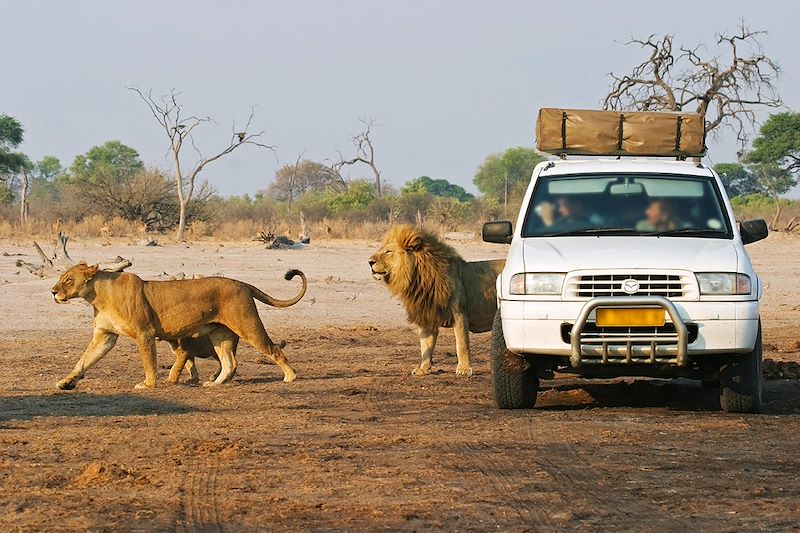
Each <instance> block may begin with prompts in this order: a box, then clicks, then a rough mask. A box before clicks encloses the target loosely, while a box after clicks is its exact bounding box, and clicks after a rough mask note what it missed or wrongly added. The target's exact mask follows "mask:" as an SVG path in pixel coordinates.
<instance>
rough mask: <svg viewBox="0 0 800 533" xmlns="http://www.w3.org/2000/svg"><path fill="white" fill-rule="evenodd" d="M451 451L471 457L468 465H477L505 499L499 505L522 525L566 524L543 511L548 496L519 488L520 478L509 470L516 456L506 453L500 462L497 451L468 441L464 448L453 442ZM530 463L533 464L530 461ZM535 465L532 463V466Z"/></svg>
mask: <svg viewBox="0 0 800 533" xmlns="http://www.w3.org/2000/svg"><path fill="white" fill-rule="evenodd" d="M450 449H451V451H452V452H454V453H457V454H464V453H465V452H466V454H467V455H468V456H469V462H468V464H471V465H472V466H474V467H475V468H477V469H478V470H479V471H480V472H481V474H483V477H484V479H485V481H486V482H488V483H489V484H491V485H492V487H493V490H492V491H491V492H492V493H493V494H497V495H498V496H500V497H501V498H502V500H501V501H500V502H498V504H499V505H504V506H505V507H507V508H509V509H511V510H512V511H513V512H514V513H515V514H516V515H517V517H518V518H519V521H520V525H521V526H523V527H524V529H525V530H530V531H556V530H560V529H561V528H562V527H563V525H559V524H557V523H555V522H554V521H553V520H552V518H551V515H550V513H548V512H547V511H545V510H543V509H544V508H545V507H544V506H543V505H542V504H543V503H546V502H544V501H535V500H536V499H541V500H544V499H545V498H536V497H535V496H536V495H534V494H531V493H530V492H527V491H521V490H520V485H521V483H520V477H521V476H513V475H512V474H511V473H509V471H508V468H509V467H510V466H511V467H513V465H515V464H517V462H516V461H515V459H514V455H513V454H511V453H510V452H509V453H506V454H503V460H502V461H501V460H500V459H499V458H497V457H496V453H497V450H496V449H495V448H491V447H489V446H483V445H480V444H465V445H464V446H463V447H460V446H455V445H450ZM529 465H530V464H529ZM530 466H533V465H530Z"/></svg>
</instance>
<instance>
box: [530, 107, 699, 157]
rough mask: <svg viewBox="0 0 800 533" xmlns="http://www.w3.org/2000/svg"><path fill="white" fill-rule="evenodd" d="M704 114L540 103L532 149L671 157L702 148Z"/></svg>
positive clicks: (561, 154) (562, 153) (563, 153)
mask: <svg viewBox="0 0 800 533" xmlns="http://www.w3.org/2000/svg"><path fill="white" fill-rule="evenodd" d="M705 137H706V131H705V118H704V116H703V115H701V114H698V113H679V112H652V111H596V110H585V109H556V108H542V109H540V110H539V116H538V118H537V120H536V148H537V149H538V150H539V151H541V152H544V153H548V154H552V155H555V156H558V157H559V158H560V159H565V158H566V157H567V155H580V156H617V157H618V158H620V157H671V158H676V159H678V160H685V159H686V158H688V157H702V156H703V155H705V153H706V144H705Z"/></svg>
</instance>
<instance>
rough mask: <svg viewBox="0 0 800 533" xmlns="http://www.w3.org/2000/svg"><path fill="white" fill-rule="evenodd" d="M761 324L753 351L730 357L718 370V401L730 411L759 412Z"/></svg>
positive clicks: (761, 383)
mask: <svg viewBox="0 0 800 533" xmlns="http://www.w3.org/2000/svg"><path fill="white" fill-rule="evenodd" d="M761 359H762V347H761V323H760V322H759V324H758V335H757V336H756V345H755V347H754V348H753V351H752V352H750V353H748V354H746V355H737V356H733V357H730V358H729V359H728V360H727V361H725V363H723V364H722V367H721V368H720V369H719V382H720V395H719V403H720V406H721V407H722V410H723V411H727V412H728V413H758V412H760V411H761V396H762V392H763V388H764V377H763V375H762V372H761Z"/></svg>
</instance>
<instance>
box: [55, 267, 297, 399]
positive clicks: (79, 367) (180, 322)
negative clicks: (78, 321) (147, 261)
mask: <svg viewBox="0 0 800 533" xmlns="http://www.w3.org/2000/svg"><path fill="white" fill-rule="evenodd" d="M295 276H300V277H301V278H302V280H303V287H302V289H301V290H300V292H299V293H298V294H297V296H295V297H294V298H292V299H290V300H276V299H275V298H272V297H271V296H269V295H268V294H266V293H264V292H262V291H260V290H259V289H257V288H256V287H253V286H252V285H248V284H247V283H243V282H241V281H237V280H234V279H230V278H221V277H209V278H200V279H192V280H176V281H143V280H142V279H141V278H140V277H139V276H136V275H134V274H129V273H127V272H104V271H102V270H98V267H97V265H92V266H89V265H87V264H86V263H85V262H81V263H78V264H77V265H75V266H73V267H71V268H70V269H69V270H67V271H66V272H64V273H63V274H62V275H61V278H60V279H59V280H58V283H56V284H55V285H54V286H53V288H52V293H53V298H55V300H56V302H58V303H66V302H67V301H68V300H70V299H72V298H83V299H84V300H86V301H87V302H89V303H90V304H92V306H93V307H94V333H93V335H92V340H91V342H90V343H89V346H88V347H87V348H86V351H85V352H84V353H83V355H82V356H81V358H80V359H79V360H78V363H77V364H76V365H75V368H74V369H73V370H72V372H70V373H69V375H68V376H67V377H65V378H64V379H62V380H61V381H59V382H58V388H60V389H73V388H75V385H77V383H78V380H80V379H81V378H82V377H83V375H84V374H85V373H86V371H87V370H88V369H89V368H91V366H92V365H94V364H95V363H96V362H97V361H99V360H100V359H101V358H102V357H103V356H104V355H105V354H107V353H108V352H109V350H111V348H113V347H114V344H115V343H116V342H117V337H118V336H119V335H127V336H128V337H133V339H135V340H136V344H137V347H138V348H139V354H140V355H141V358H142V365H143V366H144V375H145V379H144V382H142V383H139V384H137V385H136V388H145V387H155V385H156V340H157V339H161V340H166V341H179V340H181V339H186V338H190V337H197V336H201V335H208V337H209V339H210V340H211V343H212V344H213V345H214V349H215V351H216V352H217V355H218V356H219V359H220V366H221V368H220V372H219V375H218V376H217V378H216V379H215V380H214V381H211V382H207V383H205V384H206V385H219V384H221V383H225V382H226V381H228V380H230V379H231V378H232V377H233V375H234V373H235V372H236V357H235V353H234V352H235V349H236V348H235V346H236V342H235V341H238V339H239V338H242V339H244V340H245V342H247V343H248V344H251V345H252V346H253V347H255V348H256V349H258V350H260V351H262V352H263V353H265V354H266V355H267V356H268V357H269V358H270V359H272V360H273V361H275V363H276V364H277V365H278V366H279V367H280V368H281V370H283V374H284V377H283V380H284V381H286V382H289V381H293V380H294V378H295V372H294V370H292V367H290V366H289V364H288V363H287V361H286V357H284V355H283V352H282V351H281V349H280V347H279V346H277V345H276V344H275V343H273V342H272V340H271V339H270V338H269V335H267V332H266V330H265V329H264V324H263V323H262V322H261V319H260V318H259V316H258V311H257V310H256V304H255V301H254V298H255V299H256V300H259V301H261V302H264V303H266V304H269V305H272V306H274V307H289V306H290V305H294V304H295V303H297V302H299V301H300V299H301V298H302V297H303V295H304V294H305V292H306V288H307V286H308V283H307V280H306V276H305V274H303V273H302V272H300V271H299V270H290V271H288V272H287V273H286V276H285V277H286V279H287V280H290V279H292V278H294V277H295ZM234 339H235V341H234Z"/></svg>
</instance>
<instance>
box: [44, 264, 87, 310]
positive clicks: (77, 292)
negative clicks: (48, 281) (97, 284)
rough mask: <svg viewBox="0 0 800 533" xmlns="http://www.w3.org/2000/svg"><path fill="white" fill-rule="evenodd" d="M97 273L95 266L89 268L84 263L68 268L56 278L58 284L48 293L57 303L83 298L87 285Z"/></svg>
mask: <svg viewBox="0 0 800 533" xmlns="http://www.w3.org/2000/svg"><path fill="white" fill-rule="evenodd" d="M96 273H97V265H92V266H89V265H87V264H86V262H85V261H81V262H80V263H78V264H77V265H75V266H73V267H70V268H69V269H68V270H67V271H66V272H64V273H63V274H61V277H60V278H58V283H56V284H55V285H53V288H52V289H50V292H52V293H53V298H54V299H55V301H56V302H57V303H60V304H61V303H66V302H67V301H68V300H71V299H72V298H77V297H83V296H85V294H86V291H87V289H88V284H89V282H90V281H91V279H92V278H93V277H94V275H95V274H96Z"/></svg>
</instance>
